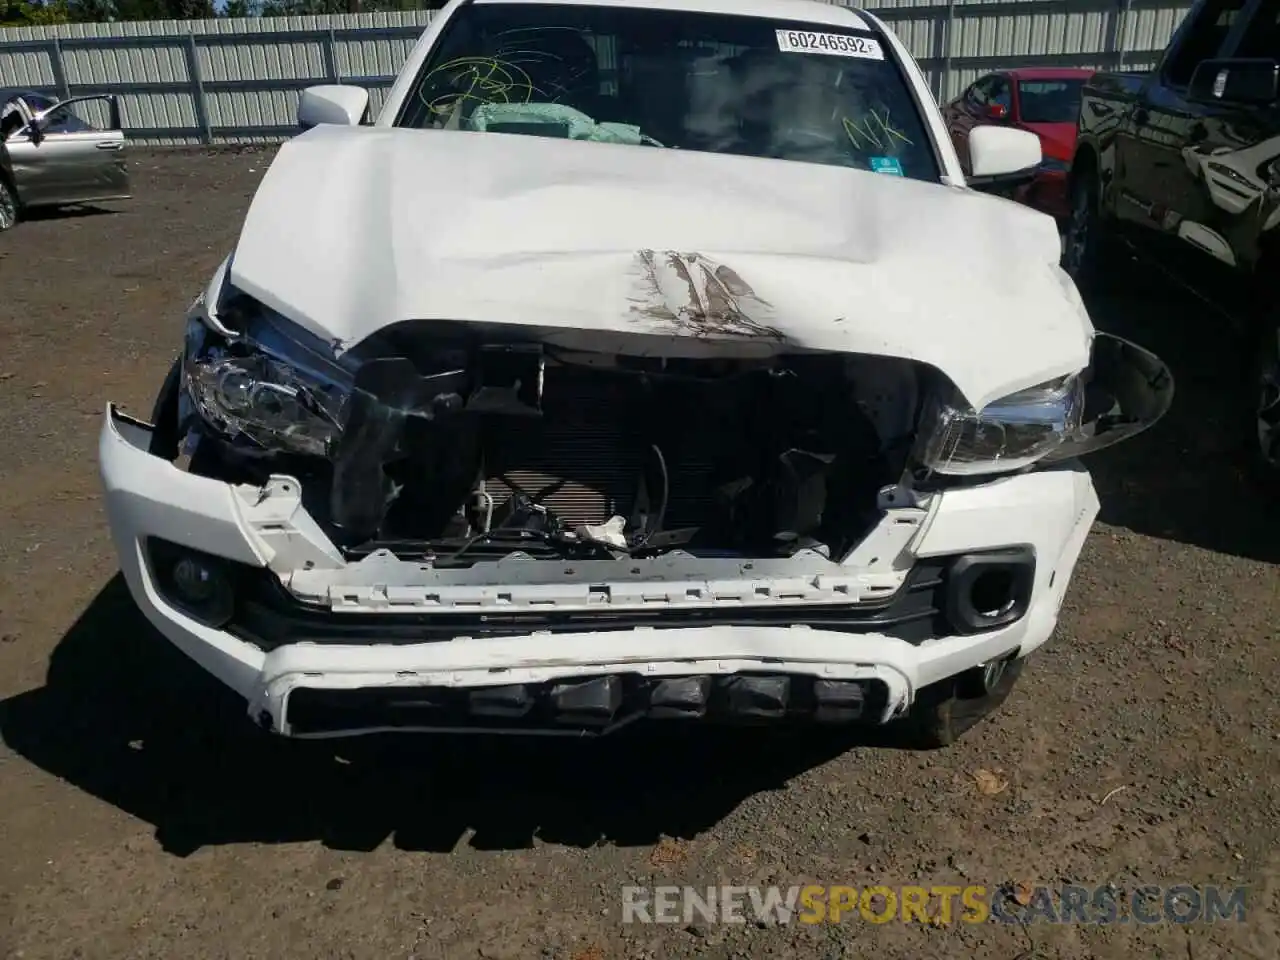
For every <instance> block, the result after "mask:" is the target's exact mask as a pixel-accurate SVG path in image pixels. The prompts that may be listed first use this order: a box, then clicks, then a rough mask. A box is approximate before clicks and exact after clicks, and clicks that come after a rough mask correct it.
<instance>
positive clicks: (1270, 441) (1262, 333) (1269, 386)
mask: <svg viewBox="0 0 1280 960" xmlns="http://www.w3.org/2000/svg"><path fill="white" fill-rule="evenodd" d="M1252 341H1253V342H1252V344H1251V348H1250V352H1249V375H1248V377H1247V378H1246V382H1247V383H1248V384H1249V388H1250V392H1249V397H1248V404H1249V406H1248V409H1249V411H1250V415H1251V419H1250V421H1249V422H1250V424H1251V425H1252V431H1251V442H1250V459H1251V460H1252V461H1253V465H1254V467H1255V469H1256V470H1257V472H1258V473H1259V475H1260V477H1261V478H1262V479H1264V480H1266V481H1269V482H1270V483H1272V484H1274V483H1277V482H1280V310H1277V309H1276V308H1275V307H1272V308H1271V309H1269V310H1268V311H1266V312H1265V313H1264V314H1263V315H1262V316H1261V317H1259V318H1258V321H1257V323H1256V325H1255V326H1254V328H1253V331H1252Z"/></svg>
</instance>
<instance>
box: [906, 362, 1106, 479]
mask: <svg viewBox="0 0 1280 960" xmlns="http://www.w3.org/2000/svg"><path fill="white" fill-rule="evenodd" d="M1083 410H1084V388H1083V386H1082V384H1081V381H1080V378H1079V377H1078V376H1076V375H1074V374H1073V375H1071V376H1068V377H1059V378H1057V379H1056V380H1050V381H1049V382H1047V383H1042V384H1040V385H1039V386H1036V387H1032V388H1030V389H1029V390H1022V391H1019V392H1018V393H1014V394H1010V395H1009V396H1007V397H1004V398H1002V399H1000V400H997V401H995V402H994V403H991V404H988V405H987V406H986V407H984V408H983V409H982V410H973V409H970V408H967V407H965V406H963V405H959V404H954V403H950V402H947V401H945V400H941V399H937V398H935V399H933V400H932V401H930V403H929V405H928V406H927V407H926V409H925V411H924V417H923V419H922V420H921V426H920V432H919V435H918V439H917V445H916V454H915V459H916V460H917V462H918V463H919V464H920V465H921V466H923V467H925V468H926V469H928V470H931V471H933V472H935V473H940V474H946V475H950V476H972V475H974V474H985V473H1009V472H1012V471H1015V470H1021V469H1023V468H1025V467H1029V466H1031V465H1032V464H1033V463H1035V462H1036V461H1037V460H1039V459H1041V458H1042V457H1044V456H1045V455H1047V454H1049V453H1051V452H1053V451H1054V450H1055V449H1057V448H1058V446H1059V445H1060V444H1061V443H1062V442H1063V441H1064V440H1066V439H1067V438H1068V437H1070V436H1072V435H1074V434H1075V433H1076V431H1078V430H1079V428H1080V423H1081V417H1082V414H1083Z"/></svg>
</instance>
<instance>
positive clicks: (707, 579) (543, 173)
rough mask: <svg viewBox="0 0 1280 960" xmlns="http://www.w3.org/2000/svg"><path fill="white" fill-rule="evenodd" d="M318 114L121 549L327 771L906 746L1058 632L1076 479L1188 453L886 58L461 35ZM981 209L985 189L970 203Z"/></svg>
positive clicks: (487, 23) (623, 5) (179, 391)
mask: <svg viewBox="0 0 1280 960" xmlns="http://www.w3.org/2000/svg"><path fill="white" fill-rule="evenodd" d="M368 104H369V98H368V94H367V92H366V91H364V90H361V89H356V88H353V87H345V86H331V87H320V88H313V89H310V90H307V91H306V92H304V93H303V95H302V98H301V102H300V105H299V120H300V122H301V124H302V125H303V126H304V127H307V128H309V129H308V130H307V132H305V133H303V134H302V135H300V136H298V137H297V138H295V139H293V140H292V141H290V142H288V143H286V144H285V145H284V146H283V147H282V148H281V149H280V151H279V153H278V155H277V156H276V158H275V160H274V161H273V163H272V165H271V167H270V169H269V170H268V171H267V173H266V175H265V178H264V179H263V181H262V184H261V186H260V187H259V189H258V192H257V195H256V196H255V197H254V199H253V202H252V205H251V207H250V210H249V212H248V215H247V218H246V220H245V223H244V227H243V231H242V233H241V235H240V238H239V241H238V243H237V244H236V247H235V249H234V250H233V251H232V253H231V255H230V256H229V257H228V259H227V260H226V262H225V263H224V264H223V265H222V267H221V268H220V269H219V270H218V271H217V273H216V275H215V276H214V277H213V278H212V280H211V282H209V283H208V284H207V287H206V289H205V290H204V292H203V293H202V294H201V295H200V296H199V297H197V299H196V300H195V302H194V304H193V305H192V307H191V309H190V311H189V313H188V315H187V316H186V317H185V319H184V320H183V321H182V322H183V323H184V324H185V342H184V344H183V348H182V352H181V355H180V356H179V357H178V359H177V361H176V362H175V364H174V366H173V368H172V370H171V371H170V374H169V377H168V378H167V380H166V382H165V384H164V386H163V388H162V389H161V391H160V394H159V397H158V399H157V401H156V406H155V410H154V413H153V415H152V418H151V422H145V421H143V420H140V419H137V418H133V417H129V416H127V415H125V414H124V413H123V412H121V411H120V410H118V409H117V408H116V407H115V406H114V405H112V406H109V407H108V409H107V412H106V418H105V422H104V424H103V428H102V433H101V441H100V459H101V470H102V477H103V480H104V483H105V487H106V506H107V511H108V515H109V518H110V524H111V530H112V534H113V536H114V538H115V543H116V546H117V549H118V552H119V557H120V564H121V567H122V569H123V571H124V575H125V577H126V579H127V581H128V585H129V588H130V590H131V591H132V593H133V596H134V598H135V599H136V601H137V603H138V604H139V606H140V607H141V608H142V610H143V612H144V613H145V614H146V616H147V617H148V619H149V620H150V621H151V622H152V623H153V624H154V625H155V626H156V627H157V628H158V629H159V630H160V632H162V633H163V634H164V635H165V636H166V637H168V638H169V639H170V640H171V641H172V642H173V643H174V644H176V645H177V646H178V647H179V648H181V649H182V650H183V651H184V652H186V653H187V654H188V655H189V656H190V657H191V658H192V659H194V660H195V661H196V662H197V663H198V664H200V665H201V666H202V667H204V668H205V669H206V670H208V671H209V672H210V673H212V674H213V675H214V676H216V677H217V678H218V679H219V680H221V681H222V682H223V683H225V684H226V685H227V686H229V687H231V688H233V689H234V690H236V691H237V692H239V693H240V694H241V695H242V696H243V697H244V698H245V699H246V701H247V704H248V711H249V715H250V717H252V718H253V720H254V721H255V722H257V723H259V724H261V725H262V726H263V727H265V728H267V729H269V730H271V731H274V732H276V733H279V734H284V735H288V736H295V737H325V736H342V735H351V734H357V733H366V732H371V731H385V730H415V731H443V730H477V729H479V730H492V731H495V732H503V733H548V732H551V733H556V732H558V733H565V734H571V735H582V734H584V733H595V734H601V733H607V732H609V731H612V730H615V729H617V728H618V727H620V726H622V725H624V724H627V723H629V722H631V721H634V720H638V719H644V718H647V719H650V720H653V719H667V720H682V719H683V720H697V721H704V722H713V721H730V722H731V721H752V722H770V721H772V722H777V723H784V722H796V721H800V722H810V723H824V724H841V723H845V724H856V723H870V724H887V723H893V724H896V725H897V728H898V729H899V730H901V731H902V732H903V733H904V734H910V736H911V737H913V738H914V742H916V743H919V744H921V745H940V744H945V743H949V742H951V741H952V740H953V739H954V738H955V737H956V736H958V735H959V734H960V733H962V732H963V731H964V730H965V729H967V728H968V727H970V726H971V725H972V724H973V723H974V722H975V721H976V720H977V719H978V718H979V717H981V716H983V715H984V714H986V713H988V712H990V711H991V710H992V709H993V708H994V707H996V706H997V705H998V704H999V703H1000V702H1001V701H1002V700H1003V699H1004V698H1005V696H1006V695H1007V694H1008V692H1009V688H1010V686H1011V685H1012V684H1013V682H1014V680H1015V679H1016V677H1017V676H1018V674H1019V672H1020V670H1021V667H1022V664H1023V662H1024V659H1025V658H1026V657H1027V655H1028V654H1030V653H1031V652H1032V651H1034V650H1035V649H1036V648H1037V647H1039V646H1040V645H1041V644H1043V643H1044V642H1045V641H1046V640H1047V639H1048V638H1049V636H1050V634H1051V633H1052V632H1053V629H1054V625H1055V623H1056V620H1057V617H1058V610H1059V607H1060V604H1061V603H1062V598H1063V594H1064V592H1065V591H1066V590H1067V586H1068V583H1069V581H1070V579H1071V574H1072V570H1073V567H1074V565H1075V563H1076V558H1077V555H1078V554H1079V551H1080V549H1081V545H1082V544H1083V542H1084V540H1085V537H1086V535H1087V534H1088V532H1089V529H1090V526H1091V525H1092V523H1093V521H1094V518H1095V515H1096V513H1097V511H1098V500H1097V497H1096V495H1095V493H1094V488H1093V484H1092V482H1091V480H1090V477H1089V474H1088V473H1087V472H1086V470H1085V469H1084V468H1082V467H1081V466H1080V465H1079V463H1078V462H1077V459H1076V458H1077V457H1078V456H1079V455H1080V454H1082V453H1086V452H1089V451H1091V450H1094V449H1097V448H1098V447H1101V446H1105V445H1108V444H1110V443H1113V442H1115V441H1116V440H1118V439H1122V438H1124V437H1127V436H1131V435H1132V434H1134V433H1136V432H1137V431H1140V430H1142V429H1144V428H1145V427H1147V426H1149V425H1150V424H1151V423H1153V422H1154V421H1155V420H1157V419H1158V418H1159V417H1160V416H1161V415H1162V414H1163V412H1164V410H1165V409H1167V407H1168V404H1169V401H1170V398H1171V394H1172V383H1171V380H1170V378H1169V374H1168V371H1167V369H1165V367H1164V366H1163V365H1162V364H1161V363H1160V362H1159V360H1157V359H1156V358H1155V357H1153V356H1151V355H1150V354H1149V353H1146V352H1145V351H1143V350H1141V349H1139V348H1138V347H1136V346H1134V345H1132V344H1129V343H1126V342H1125V341H1121V340H1118V339H1116V338H1112V337H1108V336H1105V335H1103V334H1096V333H1095V332H1094V329H1093V326H1092V324H1091V323H1090V320H1089V316H1088V314H1087V313H1086V310H1085V308H1084V306H1083V305H1082V303H1081V300H1080V298H1079V296H1078V295H1077V292H1076V288H1075V286H1074V285H1073V284H1072V282H1071V280H1070V279H1069V278H1068V277H1067V276H1066V275H1065V274H1064V273H1063V272H1062V270H1061V269H1059V266H1058V259H1059V253H1060V248H1059V238H1058V234H1057V231H1056V227H1055V225H1054V222H1053V221H1052V220H1051V219H1050V218H1049V217H1047V216H1044V215H1042V214H1039V213H1036V212H1034V211H1032V210H1029V209H1027V208H1025V207H1021V206H1017V205H1015V204H1013V203H1011V202H1008V201H1005V200H1002V199H999V198H997V197H993V196H989V195H986V194H984V193H983V192H980V191H979V190H978V189H976V186H981V185H983V184H996V185H997V186H999V185H1000V182H1001V179H1002V178H1006V179H1007V180H1009V181H1012V180H1016V179H1017V178H1019V177H1024V176H1026V175H1027V174H1028V172H1029V171H1031V170H1032V168H1034V167H1035V166H1036V164H1037V163H1038V162H1039V160H1040V148H1039V143H1038V141H1037V140H1036V138H1035V137H1034V135H1032V134H1028V133H1023V132H1019V131H1014V130H1008V129H999V128H994V127H984V128H982V129H979V130H976V131H974V133H973V136H972V138H971V140H970V144H969V148H970V152H971V160H972V175H971V177H970V178H969V181H968V182H966V178H965V175H964V174H962V172H961V169H960V165H959V163H958V161H957V158H956V155H955V153H954V151H953V150H952V147H951V144H950V141H949V139H948V137H947V135H946V131H945V130H944V128H943V125H942V122H941V118H940V116H939V113H938V110H937V107H936V105H935V103H934V101H933V98H932V96H931V95H930V92H929V90H928V88H927V86H926V84H925V81H924V79H923V77H922V75H921V73H920V70H919V69H918V67H917V65H916V64H915V62H914V61H913V60H912V59H911V57H910V55H909V54H908V53H907V51H906V50H905V49H904V47H903V45H902V44H901V43H900V42H899V40H898V39H897V38H896V37H895V36H894V35H893V33H892V32H891V31H890V30H888V29H887V28H886V27H885V25H884V24H883V23H882V22H880V21H879V20H877V19H876V18H875V17H874V16H872V15H870V14H867V13H864V12H861V11H858V10H855V9H850V8H845V7H838V6H832V5H826V4H822V3H816V2H807V0H454V2H452V3H450V4H449V5H448V6H447V7H446V8H445V9H444V10H443V11H441V12H440V13H439V14H438V15H437V16H436V17H435V18H434V19H433V20H432V22H431V25H430V27H429V28H428V29H427V31H426V33H425V34H424V35H423V37H422V39H421V41H420V42H419V43H418V44H417V46H416V47H415V48H414V49H413V51H412V53H411V54H410V55H409V58H408V61H407V62H406V64H405V66H404V69H403V71H402V72H401V73H400V75H399V77H398V78H397V80H396V82H395V84H394V86H393V87H392V88H391V90H390V93H389V95H388V96H387V98H386V101H385V104H384V105H383V107H382V109H381V111H380V112H379V113H378V115H377V117H376V119H373V120H370V118H369V116H368ZM975 181H979V183H978V184H976V185H975Z"/></svg>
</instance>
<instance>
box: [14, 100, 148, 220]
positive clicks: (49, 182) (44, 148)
mask: <svg viewBox="0 0 1280 960" xmlns="http://www.w3.org/2000/svg"><path fill="white" fill-rule="evenodd" d="M17 103H18V109H19V110H20V111H21V112H22V113H23V116H24V118H25V119H26V123H25V124H23V126H22V127H21V128H20V129H19V130H17V131H16V132H14V133H12V134H10V136H9V137H8V139H6V140H5V144H4V146H5V151H6V152H7V153H8V155H9V166H10V169H11V171H12V174H13V181H14V186H15V187H16V188H17V191H18V197H19V199H20V200H21V202H22V204H23V205H24V206H28V207H34V206H52V205H57V204H64V203H91V202H93V201H96V200H120V199H124V198H126V197H128V196H129V172H128V169H127V167H126V166H125V140H124V131H123V129H122V128H121V123H120V103H119V100H118V99H117V98H116V97H115V96H112V95H101V96H88V97H72V98H71V99H70V100H63V101H61V102H60V103H57V104H54V106H52V107H50V108H48V109H46V110H43V111H40V112H34V111H32V110H31V108H30V106H29V105H28V104H27V103H26V101H24V100H21V99H19V100H18V101H17Z"/></svg>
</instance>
